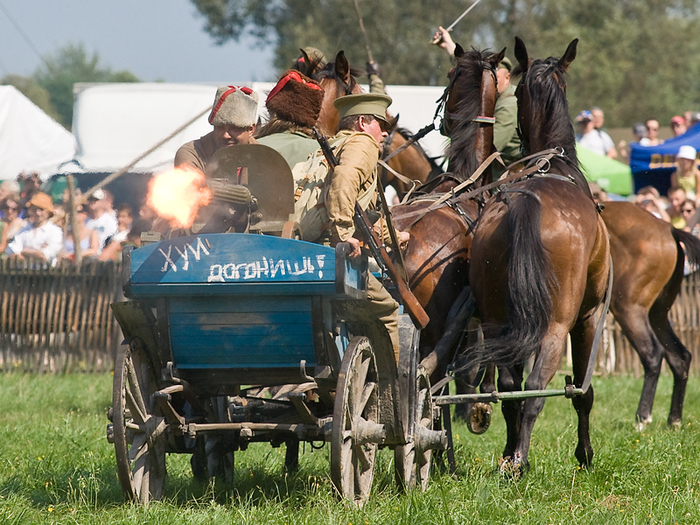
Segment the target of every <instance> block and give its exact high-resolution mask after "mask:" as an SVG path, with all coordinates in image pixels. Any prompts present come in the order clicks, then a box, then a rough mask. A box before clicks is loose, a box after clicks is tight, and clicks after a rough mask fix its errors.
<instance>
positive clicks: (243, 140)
mask: <svg viewBox="0 0 700 525" xmlns="http://www.w3.org/2000/svg"><path fill="white" fill-rule="evenodd" d="M257 113H258V94H257V93H256V92H255V91H253V90H252V89H250V88H247V87H238V86H222V87H220V88H218V89H217V90H216V97H215V99H214V105H213V106H212V109H211V113H210V114H209V123H210V124H211V125H212V126H214V131H212V132H211V133H207V134H206V135H204V136H203V137H200V138H198V139H197V140H193V141H191V142H187V143H186V144H184V145H182V146H181V147H180V149H178V150H177V153H176V154H175V167H176V168H179V167H185V166H189V167H191V168H194V169H196V170H197V171H199V172H201V173H205V172H206V167H207V163H208V162H209V160H210V159H211V158H212V156H213V155H214V153H216V151H217V150H219V149H221V148H223V147H225V146H232V145H234V144H254V143H255V139H254V138H253V132H254V131H255V122H256V119H257Z"/></svg>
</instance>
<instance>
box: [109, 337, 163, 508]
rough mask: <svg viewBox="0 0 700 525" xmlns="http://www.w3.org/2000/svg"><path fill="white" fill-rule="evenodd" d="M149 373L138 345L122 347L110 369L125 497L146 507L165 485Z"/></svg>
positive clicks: (159, 419)
mask: <svg viewBox="0 0 700 525" xmlns="http://www.w3.org/2000/svg"><path fill="white" fill-rule="evenodd" d="M156 388H157V387H156V383H155V379H154V377H153V370H152V367H151V364H150V361H149V359H148V357H147V356H146V354H145V352H144V350H143V347H142V346H141V345H140V344H132V345H129V344H123V345H121V347H120V348H119V351H118V353H117V359H116V362H115V366H114V388H113V392H112V401H113V405H114V411H113V412H114V450H115V456H116V459H117V473H118V475H119V482H120V483H121V486H122V490H123V491H124V493H125V494H126V496H127V498H129V499H132V500H134V501H138V502H140V503H142V504H144V505H147V504H148V503H149V501H150V500H151V499H160V498H161V496H162V495H163V484H164V482H165V475H166V470H165V434H164V433H165V431H166V429H167V425H166V423H165V419H164V418H163V417H162V416H161V415H160V412H159V410H158V408H157V405H156V404H155V400H154V398H153V393H154V392H155V391H156Z"/></svg>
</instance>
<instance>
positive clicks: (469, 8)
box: [431, 0, 481, 44]
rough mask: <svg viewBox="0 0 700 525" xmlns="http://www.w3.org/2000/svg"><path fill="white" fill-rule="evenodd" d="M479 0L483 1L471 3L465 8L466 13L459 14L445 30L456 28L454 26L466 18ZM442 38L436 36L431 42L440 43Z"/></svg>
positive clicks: (476, 0)
mask: <svg viewBox="0 0 700 525" xmlns="http://www.w3.org/2000/svg"><path fill="white" fill-rule="evenodd" d="M479 2H481V0H475V2H474V3H473V4H472V5H470V6H469V7H467V9H465V11H464V13H462V14H461V15H459V16H458V17H457V20H455V21H454V22H452V23H451V24H450V25H449V26H447V28H446V29H445V31H452V30H453V29H454V27H455V26H456V25H457V24H458V23H459V22H460V20H462V18H464V17H465V16H467V13H469V11H471V10H472V9H474V8H475V7H476V4H478V3H479ZM441 40H442V39H441V38H435V39H433V40H432V42H431V43H432V44H439V43H440V41H441Z"/></svg>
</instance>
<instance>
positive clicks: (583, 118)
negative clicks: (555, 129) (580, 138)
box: [576, 109, 593, 122]
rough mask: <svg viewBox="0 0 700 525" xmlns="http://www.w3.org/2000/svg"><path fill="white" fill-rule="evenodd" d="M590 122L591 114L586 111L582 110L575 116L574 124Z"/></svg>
mask: <svg viewBox="0 0 700 525" xmlns="http://www.w3.org/2000/svg"><path fill="white" fill-rule="evenodd" d="M590 120H593V114H592V113H591V112H590V111H588V110H587V109H584V110H583V111H582V112H581V113H579V114H578V115H577V116H576V122H588V121H590Z"/></svg>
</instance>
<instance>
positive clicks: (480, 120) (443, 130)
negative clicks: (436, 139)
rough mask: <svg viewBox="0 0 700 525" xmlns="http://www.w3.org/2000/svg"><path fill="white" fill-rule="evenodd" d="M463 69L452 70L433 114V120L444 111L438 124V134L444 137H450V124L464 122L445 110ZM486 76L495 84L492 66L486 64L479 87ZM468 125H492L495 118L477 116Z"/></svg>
mask: <svg viewBox="0 0 700 525" xmlns="http://www.w3.org/2000/svg"><path fill="white" fill-rule="evenodd" d="M462 71H463V69H462V67H460V66H457V67H455V68H454V69H453V74H452V75H450V82H449V83H448V84H447V87H446V88H445V91H444V92H443V93H442V96H441V97H440V98H439V99H438V101H437V102H438V109H437V111H436V113H435V119H437V117H438V115H439V113H440V112H441V111H443V109H444V112H443V113H444V116H443V118H442V120H441V122H440V128H439V129H440V134H441V135H444V136H446V137H449V136H451V134H452V131H453V129H452V124H451V122H455V121H460V120H464V118H463V117H462V116H461V115H460V114H459V113H453V112H451V111H448V110H447V100H448V99H449V96H450V93H451V92H452V88H453V87H454V84H455V82H456V80H457V78H458V77H459V75H460V74H461V73H462ZM486 75H491V76H492V77H493V78H492V80H493V82H494V84H496V83H497V78H496V69H495V67H494V66H493V65H491V64H490V63H488V62H487V63H486V65H485V66H484V69H483V71H482V72H481V85H482V86H483V85H484V81H485V78H484V77H485V76H486ZM469 123H477V124H486V125H494V124H495V123H496V119H495V117H487V116H484V115H477V116H476V117H474V118H472V119H469Z"/></svg>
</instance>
